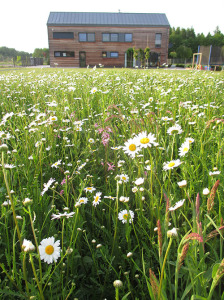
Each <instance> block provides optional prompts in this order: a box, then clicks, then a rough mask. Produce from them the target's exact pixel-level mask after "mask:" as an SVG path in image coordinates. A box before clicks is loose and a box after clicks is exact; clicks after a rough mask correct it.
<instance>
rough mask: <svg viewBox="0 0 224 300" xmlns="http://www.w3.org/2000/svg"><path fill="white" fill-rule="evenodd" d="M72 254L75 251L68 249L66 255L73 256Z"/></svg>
mask: <svg viewBox="0 0 224 300" xmlns="http://www.w3.org/2000/svg"><path fill="white" fill-rule="evenodd" d="M72 252H73V249H72V248H69V247H68V249H67V250H66V253H67V254H68V255H69V254H72Z"/></svg>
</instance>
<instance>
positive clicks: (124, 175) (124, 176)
mask: <svg viewBox="0 0 224 300" xmlns="http://www.w3.org/2000/svg"><path fill="white" fill-rule="evenodd" d="M120 179H121V180H122V181H123V182H128V181H129V177H128V175H126V174H121V175H120Z"/></svg>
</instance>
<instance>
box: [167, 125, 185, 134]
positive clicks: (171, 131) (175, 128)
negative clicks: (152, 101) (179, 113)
mask: <svg viewBox="0 0 224 300" xmlns="http://www.w3.org/2000/svg"><path fill="white" fill-rule="evenodd" d="M182 132H183V130H182V129H181V126H180V125H179V124H175V125H174V126H172V127H170V128H168V130H167V133H168V134H169V135H173V134H176V133H177V134H181V133H182Z"/></svg>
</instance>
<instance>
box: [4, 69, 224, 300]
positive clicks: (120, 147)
mask: <svg viewBox="0 0 224 300" xmlns="http://www.w3.org/2000/svg"><path fill="white" fill-rule="evenodd" d="M0 102H1V106H0V113H1V114H0V125H1V127H0V152H1V153H0V155H1V162H0V164H1V173H0V179H1V181H0V203H1V217H0V270H1V273H0V295H1V299H75V298H76V299H79V300H82V299H84V300H85V299H91V300H92V299H107V300H110V299H116V300H117V299H132V300H138V299H139V300H141V299H156V300H160V299H167V300H171V299H175V300H177V299H182V300H183V299H222V300H223V299H224V292H223V291H224V284H223V275H224V259H223V234H224V222H223V217H224V206H223V199H224V192H223V186H224V180H223V179H224V176H223V165H224V160H223V154H224V105H223V103H224V72H219V73H213V72H204V71H186V70H185V71H178V70H173V71H170V70H128V69H111V70H104V69H95V68H94V69H85V70H83V69H82V70H79V69H77V70H75V69H64V70H63V69H56V68H55V69H45V68H43V69H42V68H41V69H21V70H16V71H1V72H0Z"/></svg>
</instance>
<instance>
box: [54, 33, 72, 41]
mask: <svg viewBox="0 0 224 300" xmlns="http://www.w3.org/2000/svg"><path fill="white" fill-rule="evenodd" d="M53 38H54V39H74V32H53Z"/></svg>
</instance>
